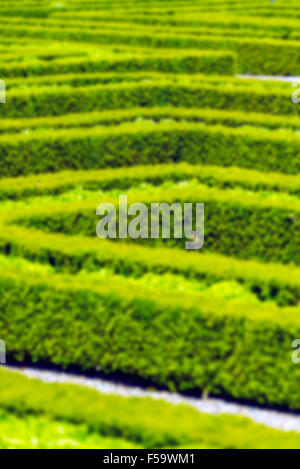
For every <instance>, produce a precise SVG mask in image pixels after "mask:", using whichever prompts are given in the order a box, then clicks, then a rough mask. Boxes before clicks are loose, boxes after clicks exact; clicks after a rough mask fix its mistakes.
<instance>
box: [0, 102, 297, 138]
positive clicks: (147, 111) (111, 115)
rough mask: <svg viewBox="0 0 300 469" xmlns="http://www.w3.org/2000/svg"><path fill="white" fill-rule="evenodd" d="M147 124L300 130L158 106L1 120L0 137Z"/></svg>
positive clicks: (277, 120) (253, 118) (293, 122)
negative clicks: (4, 135) (166, 123)
mask: <svg viewBox="0 0 300 469" xmlns="http://www.w3.org/2000/svg"><path fill="white" fill-rule="evenodd" d="M140 120H150V121H153V122H161V121H166V120H173V121H175V122H205V123H207V124H210V125H212V124H222V125H226V126H228V127H244V126H246V125H248V126H254V127H260V128H266V129H271V130H278V129H280V132H281V133H282V132H283V131H288V132H290V133H291V132H292V133H294V132H295V130H296V131H299V130H300V120H299V118H298V117H286V116H272V115H269V114H262V113H249V112H242V111H226V110H224V111H223V110H214V109H197V108H191V109H187V108H175V107H172V106H162V107H155V108H134V109H125V110H113V111H102V112H97V111H95V112H89V113H81V114H65V115H62V116H51V117H38V118H29V119H26V118H24V119H2V120H1V128H0V133H14V132H22V131H24V130H27V131H28V130H29V129H30V130H35V129H46V128H51V129H63V128H66V129H67V128H74V127H96V126H97V125H119V124H122V123H125V122H133V123H135V122H136V121H140Z"/></svg>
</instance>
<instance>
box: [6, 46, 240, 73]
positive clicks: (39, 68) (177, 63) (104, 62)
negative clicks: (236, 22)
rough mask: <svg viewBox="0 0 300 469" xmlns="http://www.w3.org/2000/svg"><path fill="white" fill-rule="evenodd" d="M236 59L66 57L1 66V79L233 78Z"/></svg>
mask: <svg viewBox="0 0 300 469" xmlns="http://www.w3.org/2000/svg"><path fill="white" fill-rule="evenodd" d="M234 60H235V57H234V55H233V54H231V53H227V52H211V51H208V52H201V51H200V52H197V51H192V50H189V51H187V52H184V51H183V52H182V51H180V52H179V53H178V52H176V54H174V52H173V53H172V51H170V52H164V53H160V54H159V55H158V54H157V56H155V55H154V54H152V55H150V56H146V57H145V56H143V55H141V54H131V55H130V54H129V53H127V57H126V52H125V53H124V54H122V55H121V54H112V57H111V58H108V57H107V58H105V57H103V58H101V56H100V58H92V57H69V58H63V59H61V58H57V59H54V60H51V61H48V60H38V59H35V60H32V61H22V62H16V63H12V62H9V63H8V64H5V63H4V64H2V65H1V68H0V73H1V76H4V77H16V76H23V77H27V76H36V75H47V74H48V75H49V74H56V73H76V72H89V73H90V72H109V71H115V72H122V71H124V72H128V70H130V71H139V70H146V71H147V70H149V71H159V72H164V71H165V72H173V73H206V74H212V73H214V74H218V73H219V74H223V75H232V74H233V73H234V68H235V66H234Z"/></svg>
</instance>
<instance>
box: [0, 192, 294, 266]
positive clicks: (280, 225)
mask: <svg viewBox="0 0 300 469" xmlns="http://www.w3.org/2000/svg"><path fill="white" fill-rule="evenodd" d="M195 192H196V194H195ZM107 201H110V202H111V203H113V204H114V206H115V207H118V198H116V197H115V198H112V197H111V196H110V197H109V196H107V195H105V194H104V195H98V194H97V192H95V197H94V199H89V200H87V201H80V202H77V203H76V200H75V201H74V202H69V203H68V205H67V204H66V203H65V202H56V201H55V202H53V203H52V204H51V202H49V203H48V204H47V207H44V205H41V207H37V208H35V207H34V206H30V205H28V208H26V206H24V208H23V207H22V205H21V208H18V207H17V206H16V207H15V210H14V215H13V216H12V217H11V218H12V220H18V224H22V225H23V226H30V227H31V226H32V227H35V228H39V229H42V230H46V231H51V232H56V231H59V232H63V233H66V234H81V235H86V236H95V225H96V223H97V221H98V219H97V218H96V216H95V210H96V207H97V206H98V205H99V204H100V203H101V202H107ZM153 201H159V202H162V201H164V202H168V203H173V202H174V201H177V202H180V203H182V204H183V203H184V202H187V201H189V202H194V203H196V202H204V203H205V208H206V210H205V245H204V247H203V248H202V251H204V252H206V251H208V252H211V251H216V252H218V253H221V254H224V255H228V256H234V257H236V258H240V259H257V260H262V261H268V262H282V263H294V264H297V265H299V264H300V253H299V243H300V217H299V213H300V201H299V200H297V199H296V198H291V199H288V198H287V197H282V196H281V195H276V196H275V197H274V196H272V195H271V196H269V197H266V196H265V195H263V196H261V195H260V194H259V193H258V194H257V193H253V194H251V193H250V194H249V193H248V192H246V191H236V190H227V191H224V190H223V189H221V190H220V189H216V188H208V187H206V186H203V185H199V186H191V187H184V188H180V187H178V186H175V187H174V188H173V187H171V188H170V189H156V190H151V191H149V190H148V189H144V190H143V189H142V190H140V191H135V193H134V195H130V193H129V195H128V204H130V203H132V202H143V203H145V204H147V205H149V204H151V203H152V202H153ZM10 210H11V208H9V209H8V214H9V211H10ZM19 212H20V213H21V214H22V215H21V216H20V215H18V213H19ZM3 215H4V212H3V214H2V216H3ZM4 216H5V215H4ZM9 220H10V216H9V218H8V221H9ZM14 223H16V222H15V221H14ZM185 241H186V240H185V239H182V240H175V239H170V240H164V241H162V240H161V239H157V240H148V239H147V240H141V239H139V240H137V241H135V242H143V243H146V244H149V243H151V244H152V245H157V244H158V245H161V243H162V242H164V243H166V244H167V245H170V246H182V248H184V243H185ZM241 246H243V249H242V250H241Z"/></svg>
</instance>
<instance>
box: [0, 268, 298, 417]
mask: <svg viewBox="0 0 300 469" xmlns="http://www.w3.org/2000/svg"><path fill="white" fill-rule="evenodd" d="M0 277H1V282H0V327H1V336H2V338H3V340H5V342H6V346H7V351H8V354H9V357H10V358H15V359H17V360H18V361H22V360H23V359H24V358H25V357H27V358H30V359H32V360H33V361H36V362H40V363H42V362H52V363H56V364H60V365H65V366H66V365H70V364H76V365H78V366H80V367H83V368H85V369H87V368H90V369H92V368H97V369H99V368H100V369H101V370H102V371H103V372H106V373H111V372H122V373H126V374H127V375H132V376H139V377H142V378H144V379H147V380H150V381H152V382H153V383H156V384H158V385H163V386H168V387H171V388H173V389H174V388H177V389H179V390H187V389H195V388H196V389H203V390H206V391H208V392H211V393H214V394H220V393H221V394H223V395H224V394H225V395H230V396H232V397H235V398H241V399H248V400H255V401H256V402H259V403H268V404H272V405H274V404H276V405H281V406H289V407H291V408H298V409H299V406H300V392H299V386H298V380H299V377H300V369H299V367H297V366H296V365H295V364H294V363H293V362H292V360H291V352H292V351H293V349H291V342H292V340H293V339H294V338H297V337H299V336H300V322H299V310H298V309H297V308H276V307H275V306H274V307H272V306H270V305H269V304H268V305H266V306H262V307H260V308H258V307H254V306H251V305H249V304H245V303H242V302H224V300H220V301H218V300H208V299H207V297H206V299H205V300H204V301H201V298H200V297H199V295H198V294H197V295H193V294H192V293H189V294H188V295H186V294H184V293H183V292H181V293H176V292H173V294H172V297H168V294H167V292H166V291H163V290H162V291H159V289H157V290H155V298H154V295H153V291H148V290H147V289H142V288H140V289H139V290H138V291H133V289H132V287H131V285H130V284H128V282H127V281H126V280H124V281H122V279H121V278H120V280H119V281H118V284H117V285H112V284H107V283H105V282H102V283H101V284H99V285H97V286H93V284H91V282H90V281H89V280H88V279H86V280H84V279H82V278H81V279H80V280H78V281H76V277H74V276H70V277H68V276H60V275H58V274H57V275H53V276H49V275H46V274H45V275H42V274H41V273H40V272H37V273H36V274H34V269H32V268H30V269H29V268H27V267H26V268H24V269H22V268H21V267H20V266H16V267H15V268H11V269H10V268H9V267H8V264H7V263H2V268H1V272H0ZM64 311H68V314H64V313H63V312H64ZM33 315H34V321H33V320H32V319H33ZM3 389H4V388H3V386H1V392H2V391H3ZM37 398H38V399H39V401H40V402H41V403H42V402H45V398H44V396H42V395H39V397H37ZM76 407H77V406H76ZM55 408H57V406H56V407H55ZM93 415H95V412H94V411H93ZM160 421H161V420H160Z"/></svg>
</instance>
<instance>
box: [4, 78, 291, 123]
mask: <svg viewBox="0 0 300 469" xmlns="http://www.w3.org/2000/svg"><path fill="white" fill-rule="evenodd" d="M249 81H250V80H249ZM235 84H237V83H236V81H233V82H232V83H231V82H228V84H226V80H225V81H223V82H222V81H220V82H218V81H214V80H212V81H211V82H205V83H203V84H201V83H197V82H195V83H191V82H189V81H188V82H187V83H184V82H182V83H180V81H179V82H176V81H175V82H172V80H170V79H166V80H165V79H163V78H162V77H161V80H160V81H158V80H157V81H153V82H150V83H117V84H109V85H95V86H85V87H78V88H70V87H67V86H65V87H63V86H62V87H59V88H55V87H54V88H53V87H51V88H50V87H44V88H43V87H41V88H28V89H25V88H24V89H22V88H20V89H19V90H17V89H16V90H11V91H10V92H9V102H8V103H7V105H6V106H1V107H0V115H1V116H2V117H12V118H16V117H22V118H23V117H41V116H46V115H62V114H68V113H74V112H90V111H97V110H103V109H130V108H133V107H155V106H167V105H172V106H175V107H187V108H190V107H193V108H195V107H202V108H212V109H228V110H242V111H246V112H249V111H251V112H262V113H271V114H282V115H294V116H295V115H298V114H299V106H297V105H295V104H293V103H292V100H291V92H290V90H284V89H283V88H282V87H277V85H276V86H274V87H273V88H272V89H269V90H268V89H266V87H265V86H259V85H257V86H255V85H254V86H253V84H251V83H246V80H243V81H242V80H241V81H240V84H239V85H238V84H237V86H233V85H235Z"/></svg>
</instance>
